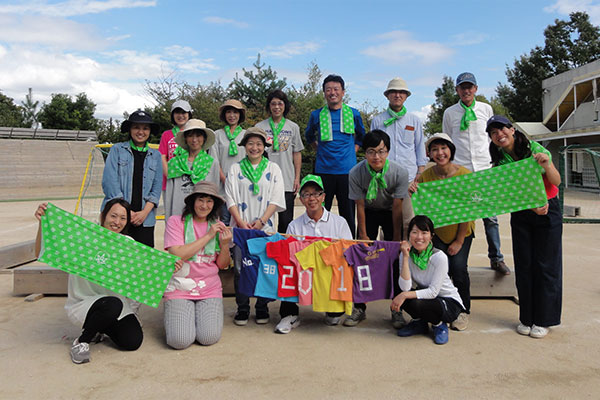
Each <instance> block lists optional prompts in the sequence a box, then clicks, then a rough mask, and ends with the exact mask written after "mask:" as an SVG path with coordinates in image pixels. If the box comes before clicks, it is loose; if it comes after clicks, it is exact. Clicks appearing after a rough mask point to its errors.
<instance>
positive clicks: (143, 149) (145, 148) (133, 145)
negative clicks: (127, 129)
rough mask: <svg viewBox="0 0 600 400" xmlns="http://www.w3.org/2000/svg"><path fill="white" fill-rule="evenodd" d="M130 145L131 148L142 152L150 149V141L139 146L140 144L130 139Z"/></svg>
mask: <svg viewBox="0 0 600 400" xmlns="http://www.w3.org/2000/svg"><path fill="white" fill-rule="evenodd" d="M129 146H131V148H132V149H134V150H137V151H141V152H142V153H145V152H147V151H148V142H147V141H146V143H145V144H144V145H143V146H142V147H139V146H136V145H135V143H133V140H132V139H129Z"/></svg>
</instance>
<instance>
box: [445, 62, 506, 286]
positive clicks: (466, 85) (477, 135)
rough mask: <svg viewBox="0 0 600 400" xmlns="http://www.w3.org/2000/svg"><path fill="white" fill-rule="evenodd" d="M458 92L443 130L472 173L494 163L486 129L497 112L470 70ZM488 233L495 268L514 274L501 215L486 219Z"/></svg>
mask: <svg viewBox="0 0 600 400" xmlns="http://www.w3.org/2000/svg"><path fill="white" fill-rule="evenodd" d="M456 93H458V97H459V98H460V100H459V102H458V103H456V104H454V105H453V106H450V107H448V108H447V109H446V110H445V111H444V119H443V122H442V125H443V132H444V133H447V134H448V135H449V136H450V138H452V141H453V142H454V145H455V146H456V154H455V156H454V162H455V163H456V164H459V165H462V166H463V167H465V168H467V169H469V170H470V171H472V172H477V171H481V170H484V169H488V168H490V167H491V166H492V164H491V162H492V159H491V157H490V151H489V144H490V139H489V137H488V135H487V132H486V123H487V120H488V119H490V118H491V117H492V115H494V112H493V110H492V107H491V106H490V105H489V104H486V103H483V102H481V101H476V100H475V94H476V93H477V80H476V79H475V75H473V74H472V73H470V72H463V73H462V74H460V75H458V77H457V78H456ZM483 225H484V227H485V236H486V239H487V243H488V257H489V259H490V266H491V267H492V269H493V270H495V271H497V272H498V273H500V274H502V275H510V270H509V269H508V267H507V266H506V264H505V263H504V256H503V255H502V253H501V252H500V232H499V230H498V218H497V217H491V218H483Z"/></svg>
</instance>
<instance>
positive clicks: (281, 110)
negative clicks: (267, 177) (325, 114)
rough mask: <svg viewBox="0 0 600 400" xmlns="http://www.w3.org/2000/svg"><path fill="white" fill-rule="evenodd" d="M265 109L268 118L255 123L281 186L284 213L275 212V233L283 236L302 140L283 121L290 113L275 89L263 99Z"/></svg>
mask: <svg viewBox="0 0 600 400" xmlns="http://www.w3.org/2000/svg"><path fill="white" fill-rule="evenodd" d="M266 110H267V112H268V113H269V115H270V117H269V118H268V119H265V120H264V121H261V122H259V123H258V124H256V126H257V127H258V128H261V129H262V130H264V131H265V133H266V134H267V142H268V143H269V144H271V146H269V147H268V148H267V153H268V154H269V160H271V161H273V162H274V163H275V164H277V165H279V168H281V173H282V174H283V182H284V186H285V208H286V209H285V210H284V211H282V212H280V213H279V222H278V223H277V232H280V233H285V232H286V230H287V227H288V225H289V224H290V222H292V220H293V219H294V198H295V197H296V193H297V192H298V189H299V188H300V169H301V167H302V150H304V144H302V138H301V137H300V128H299V127H298V125H297V124H296V123H295V122H293V121H290V120H289V119H286V118H285V117H286V116H287V114H288V112H289V111H290V102H289V100H288V98H287V95H286V94H285V93H284V92H283V91H281V90H279V89H277V90H274V91H272V92H271V93H269V95H268V96H267V104H266Z"/></svg>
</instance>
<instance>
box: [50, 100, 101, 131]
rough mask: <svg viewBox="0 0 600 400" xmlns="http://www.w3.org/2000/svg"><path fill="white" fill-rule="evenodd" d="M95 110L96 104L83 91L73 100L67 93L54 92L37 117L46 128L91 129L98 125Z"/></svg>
mask: <svg viewBox="0 0 600 400" xmlns="http://www.w3.org/2000/svg"><path fill="white" fill-rule="evenodd" d="M95 110H96V104H95V103H94V102H93V101H91V100H90V99H88V97H87V95H86V94H85V93H79V94H78V95H77V96H75V100H74V101H73V99H72V98H71V96H69V95H68V94H64V93H58V94H56V93H55V94H52V98H51V100H50V102H49V103H45V104H44V105H43V106H42V109H41V110H40V113H39V116H38V119H39V122H41V123H42V126H43V127H44V128H48V129H70V130H92V131H93V130H96V128H97V127H98V121H97V120H96V118H94V112H95Z"/></svg>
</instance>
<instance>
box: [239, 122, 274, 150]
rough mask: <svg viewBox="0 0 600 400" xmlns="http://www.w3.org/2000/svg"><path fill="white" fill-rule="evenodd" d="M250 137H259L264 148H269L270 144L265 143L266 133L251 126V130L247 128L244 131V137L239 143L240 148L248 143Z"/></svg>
mask: <svg viewBox="0 0 600 400" xmlns="http://www.w3.org/2000/svg"><path fill="white" fill-rule="evenodd" d="M250 136H258V137H260V138H261V139H262V140H263V142H264V143H265V147H269V146H270V145H271V143H269V142H268V141H267V133H266V132H265V131H263V130H262V129H260V128H258V127H256V126H253V127H252V128H248V129H246V132H245V133H244V137H243V138H242V140H241V141H240V144H239V145H240V146H245V145H246V142H247V141H248V139H249V138H250Z"/></svg>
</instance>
